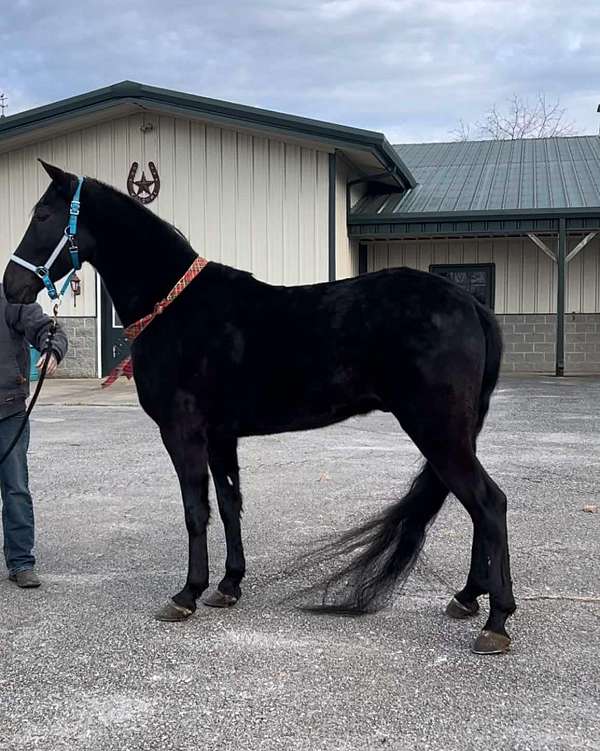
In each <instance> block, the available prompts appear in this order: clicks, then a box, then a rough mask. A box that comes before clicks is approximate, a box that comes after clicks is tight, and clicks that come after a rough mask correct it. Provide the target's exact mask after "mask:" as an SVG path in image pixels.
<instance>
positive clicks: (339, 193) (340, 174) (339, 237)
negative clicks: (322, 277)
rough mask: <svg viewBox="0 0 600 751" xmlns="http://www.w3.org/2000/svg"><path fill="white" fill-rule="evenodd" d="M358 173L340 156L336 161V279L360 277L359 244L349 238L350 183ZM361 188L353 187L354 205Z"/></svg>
mask: <svg viewBox="0 0 600 751" xmlns="http://www.w3.org/2000/svg"><path fill="white" fill-rule="evenodd" d="M356 176H357V173H356V172H354V171H353V170H352V167H351V165H350V164H348V162H347V161H346V160H345V159H343V158H342V157H340V156H339V155H338V158H337V160H336V184H335V203H336V214H335V230H336V234H335V271H336V274H335V276H336V279H347V278H348V277H351V276H357V275H358V242H356V241H353V240H350V238H349V237H348V229H347V225H348V191H347V189H346V186H347V184H348V182H349V181H350V180H352V179H354V178H355V177H356ZM360 187H361V186H359V185H357V186H355V187H353V189H352V192H351V197H350V200H351V201H352V203H354V202H355V201H357V200H358V198H359V197H360V193H358V192H357V191H358V190H359V189H360Z"/></svg>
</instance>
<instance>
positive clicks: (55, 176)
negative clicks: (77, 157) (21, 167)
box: [38, 159, 67, 185]
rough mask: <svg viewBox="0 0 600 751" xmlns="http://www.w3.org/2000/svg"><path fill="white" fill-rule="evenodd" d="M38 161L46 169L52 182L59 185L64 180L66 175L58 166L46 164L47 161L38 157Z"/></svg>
mask: <svg viewBox="0 0 600 751" xmlns="http://www.w3.org/2000/svg"><path fill="white" fill-rule="evenodd" d="M38 162H39V163H40V164H41V165H42V167H43V168H44V169H45V170H46V172H47V173H48V176H49V177H50V179H51V180H52V182H55V183H57V184H58V185H61V184H62V183H64V182H66V179H67V176H66V174H65V173H64V172H63V171H62V170H61V169H60V167H55V166H54V165H53V164H48V162H45V161H44V160H43V159H38Z"/></svg>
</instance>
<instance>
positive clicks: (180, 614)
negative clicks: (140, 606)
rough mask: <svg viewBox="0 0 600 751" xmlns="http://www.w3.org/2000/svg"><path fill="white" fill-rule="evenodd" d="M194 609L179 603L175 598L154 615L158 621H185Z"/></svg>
mask: <svg viewBox="0 0 600 751" xmlns="http://www.w3.org/2000/svg"><path fill="white" fill-rule="evenodd" d="M193 612H194V611H193V610H190V609H189V608H185V607H184V606H183V605H178V604H177V603H176V602H173V600H169V602H167V603H166V605H163V607H162V608H161V609H160V610H159V611H158V612H157V613H156V615H155V616H154V617H155V618H156V620H157V621H168V622H170V623H174V622H176V621H185V620H187V619H188V618H189V617H190V615H192V614H193Z"/></svg>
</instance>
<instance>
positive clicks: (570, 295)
mask: <svg viewBox="0 0 600 751" xmlns="http://www.w3.org/2000/svg"><path fill="white" fill-rule="evenodd" d="M579 239H580V238H573V239H569V242H568V247H569V249H570V248H571V247H574V246H575V245H576V244H577V241H578V240H579ZM565 310H566V312H567V313H600V237H598V236H597V237H595V238H594V239H593V240H591V241H590V242H589V243H588V245H586V246H585V248H584V249H583V250H582V251H581V252H580V253H579V254H578V255H576V256H575V258H574V259H573V260H572V261H571V262H570V263H569V265H568V266H567V289H566V302H565Z"/></svg>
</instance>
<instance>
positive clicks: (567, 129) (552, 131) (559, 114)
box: [451, 94, 576, 141]
mask: <svg viewBox="0 0 600 751" xmlns="http://www.w3.org/2000/svg"><path fill="white" fill-rule="evenodd" d="M451 133H452V135H453V136H454V139H455V140H456V141H470V140H473V138H482V139H488V138H490V139H495V140H501V141H507V140H513V139H515V138H552V137H553V136H572V135H575V133H576V129H575V124H574V123H573V122H570V121H568V120H567V119H566V109H565V108H564V107H561V106H560V100H559V99H556V100H554V101H549V100H548V99H547V97H546V95H545V94H538V96H537V98H536V100H535V102H533V103H530V102H529V100H527V99H522V98H521V97H520V96H518V95H517V94H513V96H512V97H511V98H510V99H508V100H507V102H506V106H505V107H503V108H499V107H498V105H496V104H494V105H493V107H492V108H491V109H490V111H489V112H488V113H487V114H486V115H484V117H483V119H482V120H480V121H478V122H476V123H475V124H474V125H473V126H471V125H470V124H465V122H464V121H463V120H460V121H459V125H458V127H457V128H455V129H454V130H453V131H451Z"/></svg>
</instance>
